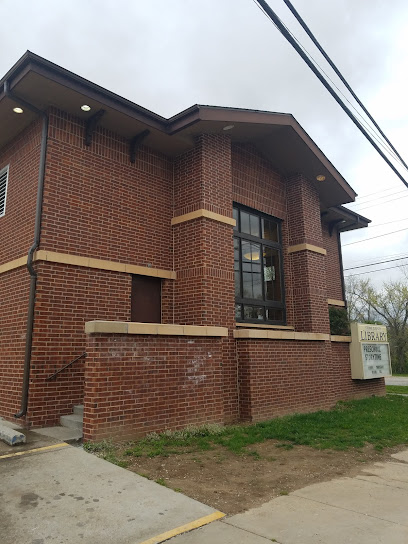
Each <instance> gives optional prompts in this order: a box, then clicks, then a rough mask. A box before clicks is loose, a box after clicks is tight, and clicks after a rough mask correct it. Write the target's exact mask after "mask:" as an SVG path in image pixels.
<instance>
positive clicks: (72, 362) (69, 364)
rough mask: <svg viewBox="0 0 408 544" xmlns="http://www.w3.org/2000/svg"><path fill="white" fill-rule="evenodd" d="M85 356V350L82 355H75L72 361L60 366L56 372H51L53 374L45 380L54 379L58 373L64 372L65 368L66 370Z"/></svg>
mask: <svg viewBox="0 0 408 544" xmlns="http://www.w3.org/2000/svg"><path fill="white" fill-rule="evenodd" d="M83 357H86V352H85V351H84V353H81V355H78V357H75V359H74V360H72V361H71V362H70V363H68V364H67V365H65V366H63V367H62V368H60V369H59V370H57V372H54V374H51V376H48V378H45V381H46V382H48V381H50V380H52V379H53V378H55V377H56V376H58V374H59V373H60V372H62V371H63V370H65V369H66V368H68V367H69V366H71V365H73V364H74V363H76V362H77V361H79V360H80V359H82V358H83Z"/></svg>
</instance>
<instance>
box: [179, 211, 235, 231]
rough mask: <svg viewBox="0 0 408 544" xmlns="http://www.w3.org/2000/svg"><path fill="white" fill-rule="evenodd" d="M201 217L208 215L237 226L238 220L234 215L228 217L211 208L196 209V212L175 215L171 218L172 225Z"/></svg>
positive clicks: (209, 217)
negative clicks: (212, 210)
mask: <svg viewBox="0 0 408 544" xmlns="http://www.w3.org/2000/svg"><path fill="white" fill-rule="evenodd" d="M199 217H206V218H207V219H212V220H213V221H218V222H219V223H225V224H226V225H231V226H232V227H235V224H236V221H235V219H233V218H232V217H227V216H226V215H221V214H219V213H215V212H211V211H210V210H204V209H200V210H195V211H194V212H190V213H185V214H184V215H178V216H177V217H173V219H172V220H171V225H172V226H174V225H178V224H179V223H185V222H186V221H192V220H193V219H197V218H199Z"/></svg>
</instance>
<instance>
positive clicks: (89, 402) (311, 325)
mask: <svg viewBox="0 0 408 544" xmlns="http://www.w3.org/2000/svg"><path fill="white" fill-rule="evenodd" d="M355 196H356V195H355V193H354V191H353V190H352V189H351V187H350V186H349V185H348V184H347V182H346V181H345V180H344V179H343V177H342V176H341V174H340V173H339V172H338V171H337V170H336V169H335V168H334V166H333V165H332V164H331V163H330V162H329V161H328V159H327V158H326V157H325V156H324V155H323V153H322V152H321V151H320V149H319V148H318V147H317V146H316V144H315V143H314V142H313V141H312V140H311V139H310V137H309V136H308V135H307V134H306V133H305V131H304V130H303V129H302V127H301V126H300V125H299V124H298V123H297V122H296V120H295V119H294V118H293V117H292V116H291V115H288V114H279V113H270V112H261V111H251V110H239V109H232V108H218V107H208V106H193V107H191V108H189V109H188V110H186V111H183V112H181V113H179V114H177V115H175V116H174V117H172V118H170V119H164V118H162V117H160V116H159V115H156V114H154V113H152V112H150V111H148V110H146V109H144V108H142V107H140V106H138V105H136V104H134V103H132V102H129V101H128V100H125V99H123V98H121V97H119V96H117V95H115V94H113V93H111V92H109V91H107V90H105V89H103V88H101V87H98V86H97V85H95V84H93V83H91V82H89V81H87V80H84V79H82V78H80V77H79V76H76V75H75V74H72V73H71V72H68V71H67V70H64V69H62V68H60V67H59V66H56V65H54V64H52V63H50V62H48V61H46V60H45V59H42V58H40V57H38V56H36V55H34V54H32V53H29V52H27V53H26V54H25V55H24V56H23V57H22V58H21V59H20V60H19V61H18V62H17V64H15V65H14V66H13V68H12V69H11V70H10V71H9V72H8V73H7V74H6V75H5V76H4V78H3V79H2V80H1V81H0V236H1V247H0V295H1V308H2V312H1V315H0V346H1V349H0V416H3V417H5V418H8V419H12V418H14V417H15V415H17V416H18V417H21V418H22V420H23V421H24V422H25V423H26V424H27V425H28V426H29V425H32V426H44V425H52V424H56V423H57V422H58V418H59V416H61V415H63V414H68V413H70V412H71V410H72V407H73V405H76V404H82V403H83V404H84V436H85V438H100V437H103V436H108V435H110V434H111V433H112V432H113V429H114V428H115V429H116V430H119V432H120V433H121V434H123V435H128V434H138V433H139V434H140V433H145V432H148V431H153V430H160V429H164V428H181V427H184V426H186V425H188V424H200V423H203V422H210V421H211V422H225V423H227V422H232V421H237V420H250V421H259V420H263V419H267V418H271V417H274V416H276V415H281V414H285V413H290V412H294V411H298V412H302V411H310V410H316V409H325V408H329V407H331V406H333V405H334V403H335V402H336V401H338V400H339V399H349V398H354V397H359V396H366V395H372V394H383V393H384V381H383V380H382V379H375V380H366V381H358V380H352V379H351V374H350V361H349V345H348V342H349V338H348V337H338V336H336V337H335V336H332V335H331V334H330V326H329V307H330V306H339V307H340V306H344V288H343V278H342V265H341V251H340V241H339V240H340V235H339V233H340V232H341V231H344V230H350V229H354V228H359V227H364V226H367V222H368V220H366V219H364V218H362V217H361V216H358V215H357V214H355V213H353V212H350V211H349V210H346V209H345V208H343V207H342V206H341V205H342V204H344V203H347V202H351V201H353V200H354V198H355ZM28 248H30V250H29V251H28ZM69 363H72V364H69ZM66 365H68V366H67V367H66V368H64V369H63V370H62V371H61V372H59V371H60V370H61V369H62V368H63V367H65V366H66ZM56 372H58V373H57V374H56V375H54V374H55V373H56ZM53 375H54V376H53Z"/></svg>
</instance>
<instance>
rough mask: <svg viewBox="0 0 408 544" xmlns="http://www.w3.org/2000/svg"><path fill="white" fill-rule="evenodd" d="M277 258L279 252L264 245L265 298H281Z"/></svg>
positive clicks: (278, 257)
mask: <svg viewBox="0 0 408 544" xmlns="http://www.w3.org/2000/svg"><path fill="white" fill-rule="evenodd" d="M279 259H280V254H279V251H278V250H277V249H272V248H270V247H264V252H263V267H264V281H265V300H277V301H280V300H282V292H281V282H280V279H281V278H280V261H279Z"/></svg>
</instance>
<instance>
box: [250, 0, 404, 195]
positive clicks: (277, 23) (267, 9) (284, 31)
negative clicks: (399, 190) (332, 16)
mask: <svg viewBox="0 0 408 544" xmlns="http://www.w3.org/2000/svg"><path fill="white" fill-rule="evenodd" d="M256 2H258V4H259V5H260V6H261V7H262V9H263V10H264V11H265V13H266V14H267V15H268V17H269V18H270V19H271V20H272V21H273V23H274V24H275V26H276V27H277V28H278V30H279V31H280V33H281V34H282V35H283V36H284V37H285V38H286V40H287V41H288V42H289V43H290V44H291V45H292V47H293V48H294V49H295V51H296V52H297V53H298V54H299V55H300V56H301V57H302V59H303V60H304V62H305V63H306V64H307V65H308V66H309V68H310V69H311V70H312V72H313V73H314V74H315V76H316V77H317V78H318V79H319V80H320V82H321V83H322V84H323V85H324V86H325V87H326V89H327V90H328V91H329V93H330V94H331V95H332V97H333V98H334V99H335V100H336V102H337V103H338V104H339V106H340V107H341V108H342V109H343V111H345V112H346V114H347V115H348V116H349V118H350V119H351V120H352V121H353V123H354V124H355V125H356V127H357V128H358V129H359V130H360V132H362V134H364V136H365V137H366V138H367V140H368V141H369V142H370V143H371V145H372V146H373V147H374V149H375V150H376V151H377V153H379V154H380V156H381V157H382V158H383V159H384V160H385V162H386V163H387V164H388V166H389V167H390V168H391V170H392V171H393V172H394V173H395V175H396V176H398V177H399V179H400V180H401V181H402V183H403V184H404V185H405V186H406V187H407V188H408V182H407V181H406V180H405V179H404V177H403V176H402V174H400V172H398V170H397V169H396V168H395V166H394V165H393V164H392V162H391V161H390V160H389V159H388V158H387V157H386V156H385V155H384V153H383V152H382V151H381V149H380V148H379V147H378V145H377V144H376V143H375V142H374V140H373V139H372V138H371V136H370V135H369V134H368V132H367V131H366V130H365V129H364V127H362V126H361V124H360V123H359V122H358V120H357V119H356V118H355V117H354V115H353V114H352V113H351V111H350V110H349V108H348V107H347V106H346V105H345V103H344V102H343V101H342V100H341V98H340V97H339V96H338V95H337V94H336V92H335V91H334V89H333V88H332V87H331V86H330V85H329V83H328V82H327V81H326V79H325V78H324V77H323V76H322V74H321V73H320V72H319V70H318V69H317V68H316V66H315V65H314V64H313V63H312V62H311V60H310V59H309V58H308V57H307V56H306V54H305V53H304V52H303V51H302V49H301V47H300V46H299V45H298V44H297V43H296V40H294V38H293V37H292V36H291V35H290V33H289V32H288V30H287V29H286V28H285V26H284V24H283V23H282V21H281V20H280V19H279V17H278V16H277V15H276V13H275V12H274V11H273V10H272V9H271V8H270V6H269V5H268V3H267V2H265V0H256Z"/></svg>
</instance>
